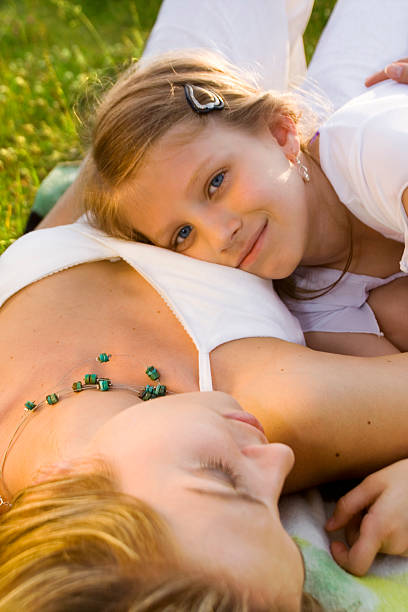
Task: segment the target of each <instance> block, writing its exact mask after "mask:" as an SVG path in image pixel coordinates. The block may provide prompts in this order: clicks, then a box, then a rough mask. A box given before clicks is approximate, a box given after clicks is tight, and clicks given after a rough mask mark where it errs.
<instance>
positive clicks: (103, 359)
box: [97, 353, 112, 363]
mask: <svg viewBox="0 0 408 612" xmlns="http://www.w3.org/2000/svg"><path fill="white" fill-rule="evenodd" d="M111 357H112V355H108V354H107V353H100V354H99V355H98V357H97V359H98V361H100V362H101V363H106V362H107V361H109V360H110V358H111Z"/></svg>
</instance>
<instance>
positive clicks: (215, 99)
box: [184, 83, 225, 115]
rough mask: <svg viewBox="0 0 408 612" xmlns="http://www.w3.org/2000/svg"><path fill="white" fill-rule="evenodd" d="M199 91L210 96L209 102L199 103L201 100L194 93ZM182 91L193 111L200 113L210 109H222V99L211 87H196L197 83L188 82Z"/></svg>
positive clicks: (207, 111)
mask: <svg viewBox="0 0 408 612" xmlns="http://www.w3.org/2000/svg"><path fill="white" fill-rule="evenodd" d="M201 92H202V93H204V94H205V95H206V96H207V98H210V102H207V103H206V104H201V102H199V101H198V100H197V98H196V94H199V93H201ZM184 93H185V94H186V98H187V102H188V103H189V105H190V106H191V108H192V109H193V111H195V112H196V113H199V114H200V115H202V114H204V113H209V112H210V111H212V110H222V109H223V108H224V106H225V103H224V100H223V99H222V98H221V96H219V95H218V94H216V93H215V92H214V91H211V89H205V88H204V87H198V86H197V85H190V83H187V84H186V85H184Z"/></svg>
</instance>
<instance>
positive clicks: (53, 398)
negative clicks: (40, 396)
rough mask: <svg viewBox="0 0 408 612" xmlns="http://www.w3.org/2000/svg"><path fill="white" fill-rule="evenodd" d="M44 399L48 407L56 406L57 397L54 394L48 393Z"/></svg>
mask: <svg viewBox="0 0 408 612" xmlns="http://www.w3.org/2000/svg"><path fill="white" fill-rule="evenodd" d="M45 399H46V400H47V403H48V404H50V405H52V404H56V403H57V402H58V401H59V397H58V395H57V394H56V393H50V395H47V397H46V398H45Z"/></svg>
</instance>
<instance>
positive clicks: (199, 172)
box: [186, 155, 213, 193]
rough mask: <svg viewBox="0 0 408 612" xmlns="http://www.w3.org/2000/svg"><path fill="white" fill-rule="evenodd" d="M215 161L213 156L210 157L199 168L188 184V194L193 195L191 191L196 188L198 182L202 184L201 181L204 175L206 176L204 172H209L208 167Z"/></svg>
mask: <svg viewBox="0 0 408 612" xmlns="http://www.w3.org/2000/svg"><path fill="white" fill-rule="evenodd" d="M212 160H213V155H208V156H207V157H206V158H205V159H204V160H203V161H202V162H201V164H200V165H199V166H198V168H197V169H196V171H195V172H194V174H193V175H192V177H191V178H190V180H189V181H188V183H187V190H186V191H187V193H191V191H193V189H194V188H195V187H196V184H197V183H198V182H200V179H201V178H202V175H203V174H204V172H205V173H206V172H208V167H209V165H210V163H211V162H212Z"/></svg>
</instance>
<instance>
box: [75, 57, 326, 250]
mask: <svg viewBox="0 0 408 612" xmlns="http://www.w3.org/2000/svg"><path fill="white" fill-rule="evenodd" d="M187 83H190V84H192V85H196V86H198V87H202V88H206V89H210V90H212V91H213V92H215V93H216V94H218V95H220V96H221V97H222V98H223V99H224V101H225V108H224V109H223V110H222V111H215V112H211V113H208V114H206V115H198V114H197V113H195V112H194V111H193V110H192V109H191V108H190V106H189V105H188V103H187V100H186V96H185V92H184V85H185V84H187ZM200 101H203V102H205V100H200ZM284 115H285V116H288V117H290V118H292V119H293V121H294V122H295V123H296V124H297V126H298V130H299V133H300V136H301V140H302V142H303V144H305V143H306V142H307V141H308V140H309V138H310V137H311V135H312V133H313V130H314V127H315V122H314V121H311V119H310V117H311V114H310V113H309V114H308V113H307V112H306V109H305V108H304V107H303V108H302V109H301V107H300V103H299V101H298V100H297V99H296V98H295V96H293V95H291V94H277V93H276V92H272V91H264V90H262V89H260V88H259V87H257V86H256V85H255V84H254V83H251V82H250V80H249V77H248V76H245V75H244V74H242V73H239V72H238V70H237V69H236V68H234V67H232V66H231V65H230V64H228V63H227V62H226V61H225V60H224V59H223V58H222V57H220V56H218V55H216V54H214V53H210V52H205V51H202V52H197V53H194V55H192V54H191V53H190V54H186V53H185V52H177V53H176V52H173V53H171V54H164V55H161V56H159V57H158V58H156V59H153V60H150V61H148V62H139V63H138V64H136V65H134V66H133V67H132V68H131V69H130V70H128V71H127V72H126V73H125V74H124V75H123V76H122V77H121V78H120V79H119V80H118V81H117V83H116V84H115V85H114V86H113V87H112V88H111V89H110V91H108V93H107V94H106V95H105V97H104V99H103V100H102V102H101V104H100V105H99V108H98V109H97V111H96V113H95V120H94V127H93V132H92V136H91V151H90V155H89V158H88V164H87V166H88V167H87V169H86V171H85V185H84V190H85V196H84V205H85V209H86V210H87V211H89V212H90V213H92V214H91V215H90V219H91V220H92V219H93V220H94V221H96V224H97V225H98V226H99V227H100V228H101V229H102V230H104V231H105V232H107V233H108V234H110V235H113V236H116V237H120V238H127V239H136V240H145V239H144V237H143V236H141V235H139V234H137V232H135V230H134V229H133V228H132V227H131V226H130V225H129V222H128V221H127V219H126V215H125V214H124V212H123V211H122V210H121V208H120V197H119V196H120V189H122V188H123V187H124V186H125V185H126V183H127V181H128V180H129V179H130V178H133V177H134V176H135V173H136V171H137V169H138V168H139V167H140V166H141V164H142V163H143V161H144V159H145V156H146V153H147V152H148V151H149V148H150V147H151V146H152V145H153V144H154V143H155V142H157V140H158V139H159V138H160V137H161V136H163V135H164V134H165V133H166V132H167V131H168V130H169V129H171V128H173V127H174V126H176V125H178V124H181V123H182V122H186V121H188V122H189V123H190V124H191V128H192V131H193V133H194V128H195V129H197V128H199V127H200V126H203V125H205V124H206V122H207V121H208V118H209V117H211V118H213V117H216V119H217V121H218V120H219V121H223V122H225V123H227V124H229V125H233V126H235V127H237V128H244V129H246V130H252V131H254V130H256V129H258V128H259V127H260V126H261V125H263V124H268V125H269V126H270V127H273V125H274V123H276V122H277V121H278V120H279V118H280V117H281V116H284ZM135 180H136V181H137V178H136V179H135ZM146 206H148V202H147V203H146Z"/></svg>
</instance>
